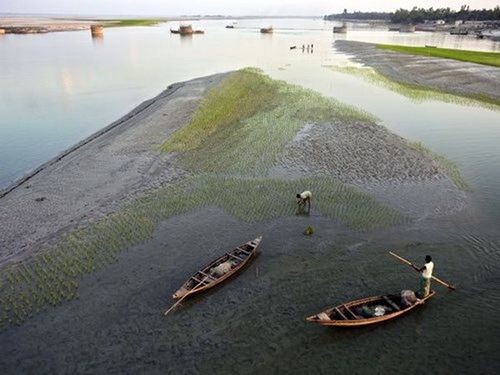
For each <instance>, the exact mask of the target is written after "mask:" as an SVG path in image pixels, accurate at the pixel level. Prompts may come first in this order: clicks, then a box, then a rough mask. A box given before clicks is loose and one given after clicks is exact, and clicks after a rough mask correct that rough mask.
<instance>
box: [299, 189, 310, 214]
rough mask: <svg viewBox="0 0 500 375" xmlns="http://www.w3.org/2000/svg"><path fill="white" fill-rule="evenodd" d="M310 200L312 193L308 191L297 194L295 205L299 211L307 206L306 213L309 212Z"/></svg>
mask: <svg viewBox="0 0 500 375" xmlns="http://www.w3.org/2000/svg"><path fill="white" fill-rule="evenodd" d="M311 199H312V193H311V192H310V191H309V190H306V191H303V192H302V193H300V194H297V204H298V205H299V209H300V208H303V207H305V206H306V204H307V212H309V211H311Z"/></svg>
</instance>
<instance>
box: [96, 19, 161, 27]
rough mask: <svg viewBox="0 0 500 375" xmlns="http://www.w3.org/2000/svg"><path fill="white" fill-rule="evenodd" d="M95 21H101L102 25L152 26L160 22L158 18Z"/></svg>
mask: <svg viewBox="0 0 500 375" xmlns="http://www.w3.org/2000/svg"><path fill="white" fill-rule="evenodd" d="M95 21H98V22H102V25H103V26H104V27H129V26H153V25H156V24H158V23H160V22H162V21H161V20H158V19H118V20H95Z"/></svg>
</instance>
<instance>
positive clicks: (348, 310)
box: [342, 305, 360, 319]
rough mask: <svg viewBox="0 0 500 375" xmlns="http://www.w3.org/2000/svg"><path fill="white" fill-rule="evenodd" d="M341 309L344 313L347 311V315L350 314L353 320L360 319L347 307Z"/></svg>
mask: <svg viewBox="0 0 500 375" xmlns="http://www.w3.org/2000/svg"><path fill="white" fill-rule="evenodd" d="M342 307H343V308H344V309H345V311H347V312H348V313H349V314H351V316H352V317H353V318H354V319H360V318H359V316H357V315H356V314H354V313H353V312H352V311H351V309H350V308H349V307H347V306H346V305H342Z"/></svg>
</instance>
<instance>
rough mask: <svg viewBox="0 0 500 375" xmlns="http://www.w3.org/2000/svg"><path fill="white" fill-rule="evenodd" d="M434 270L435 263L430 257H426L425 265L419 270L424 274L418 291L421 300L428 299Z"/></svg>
mask: <svg viewBox="0 0 500 375" xmlns="http://www.w3.org/2000/svg"><path fill="white" fill-rule="evenodd" d="M433 270H434V262H433V261H432V257H431V256H430V255H426V256H425V264H424V266H423V267H422V268H420V269H419V272H422V275H421V276H420V289H419V291H418V294H419V297H420V298H425V297H427V296H428V295H429V293H430V292H431V278H432V271H433Z"/></svg>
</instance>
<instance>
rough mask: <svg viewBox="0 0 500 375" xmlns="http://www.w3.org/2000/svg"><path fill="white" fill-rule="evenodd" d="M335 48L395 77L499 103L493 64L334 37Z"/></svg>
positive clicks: (499, 78)
mask: <svg viewBox="0 0 500 375" xmlns="http://www.w3.org/2000/svg"><path fill="white" fill-rule="evenodd" d="M335 48H336V49H337V50H339V51H341V52H343V53H346V54H347V55H351V56H352V59H353V60H354V61H357V62H360V63H362V64H365V65H367V66H370V67H371V68H373V69H375V70H376V71H377V72H378V73H380V74H383V75H385V76H387V77H389V78H392V79H394V80H396V81H399V82H404V83H409V84H415V85H421V86H424V87H430V88H435V89H439V90H443V91H446V92H449V93H452V94H458V95H465V96H475V97H487V98H488V99H490V100H493V101H496V102H497V103H500V69H498V68H496V67H493V66H485V65H480V64H474V63H468V62H463V61H457V60H451V59H442V58H436V57H425V56H417V55H410V54H405V53H398V52H394V51H388V50H383V49H378V48H377V46H376V44H371V43H364V42H355V41H347V40H336V41H335Z"/></svg>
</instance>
